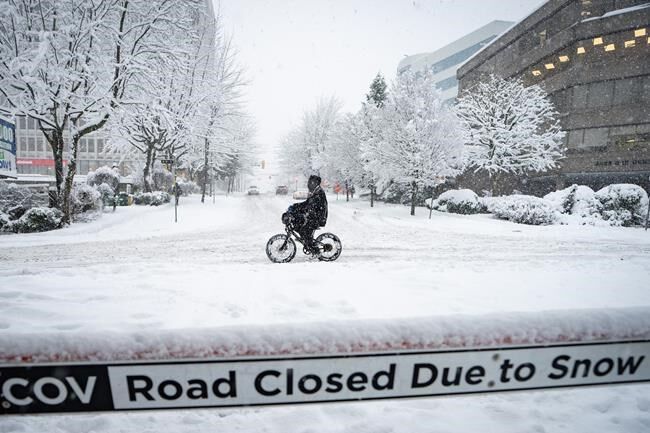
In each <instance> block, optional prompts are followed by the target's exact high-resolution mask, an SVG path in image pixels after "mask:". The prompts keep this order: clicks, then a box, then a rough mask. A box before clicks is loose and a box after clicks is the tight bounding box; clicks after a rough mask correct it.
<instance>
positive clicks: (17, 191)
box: [0, 181, 47, 219]
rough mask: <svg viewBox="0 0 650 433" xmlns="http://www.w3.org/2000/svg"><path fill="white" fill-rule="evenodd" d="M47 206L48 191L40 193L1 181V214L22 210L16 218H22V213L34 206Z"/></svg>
mask: <svg viewBox="0 0 650 433" xmlns="http://www.w3.org/2000/svg"><path fill="white" fill-rule="evenodd" d="M45 205H47V190H45V189H44V190H43V191H39V190H36V189H33V188H29V187H26V186H23V185H17V184H15V183H6V182H1V181H0V212H4V213H10V209H14V210H13V212H11V213H13V214H15V213H16V212H17V211H18V208H20V209H22V210H21V211H19V212H21V214H20V215H18V216H17V217H16V219H17V218H20V216H21V215H22V213H24V212H26V211H27V209H29V208H31V207H34V206H45Z"/></svg>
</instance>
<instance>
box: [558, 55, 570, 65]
mask: <svg viewBox="0 0 650 433" xmlns="http://www.w3.org/2000/svg"><path fill="white" fill-rule="evenodd" d="M559 59H560V62H561V63H566V62H568V61H569V56H566V55H564V56H560V57H559Z"/></svg>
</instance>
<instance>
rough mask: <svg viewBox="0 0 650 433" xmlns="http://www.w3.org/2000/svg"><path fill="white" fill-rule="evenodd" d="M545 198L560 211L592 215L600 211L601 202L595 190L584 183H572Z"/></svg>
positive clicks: (583, 215) (578, 214)
mask: <svg viewBox="0 0 650 433" xmlns="http://www.w3.org/2000/svg"><path fill="white" fill-rule="evenodd" d="M544 200H546V201H548V202H549V203H550V204H551V206H553V207H554V208H555V210H557V211H558V212H560V213H563V214H566V215H577V216H581V217H590V216H593V215H597V214H599V213H600V202H599V201H598V200H597V199H596V193H594V190H592V189H591V188H589V187H588V186H584V185H575V184H574V185H571V186H570V187H568V188H564V189H562V190H560V191H554V192H552V193H549V194H546V195H545V196H544Z"/></svg>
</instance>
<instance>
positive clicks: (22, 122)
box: [18, 116, 27, 129]
mask: <svg viewBox="0 0 650 433" xmlns="http://www.w3.org/2000/svg"><path fill="white" fill-rule="evenodd" d="M18 127H19V128H20V129H27V119H25V116H20V117H19V118H18Z"/></svg>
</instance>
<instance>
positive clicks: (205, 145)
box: [201, 137, 210, 203]
mask: <svg viewBox="0 0 650 433" xmlns="http://www.w3.org/2000/svg"><path fill="white" fill-rule="evenodd" d="M209 145H210V142H209V141H208V139H207V137H206V138H205V139H204V143H203V185H201V203H204V202H205V190H206V187H207V184H208V147H209Z"/></svg>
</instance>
